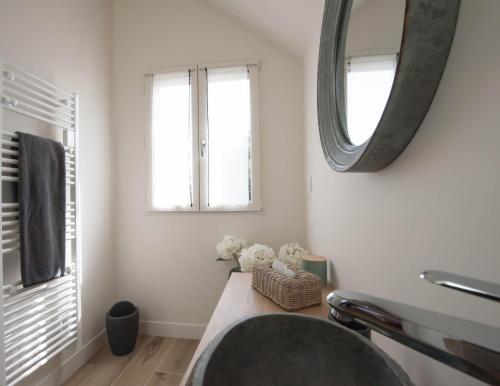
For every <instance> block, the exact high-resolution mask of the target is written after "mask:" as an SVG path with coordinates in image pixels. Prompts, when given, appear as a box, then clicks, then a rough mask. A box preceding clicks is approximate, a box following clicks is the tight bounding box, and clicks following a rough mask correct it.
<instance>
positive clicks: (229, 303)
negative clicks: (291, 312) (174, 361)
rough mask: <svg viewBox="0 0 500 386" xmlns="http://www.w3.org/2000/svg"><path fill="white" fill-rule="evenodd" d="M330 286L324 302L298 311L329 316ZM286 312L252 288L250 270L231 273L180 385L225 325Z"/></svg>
mask: <svg viewBox="0 0 500 386" xmlns="http://www.w3.org/2000/svg"><path fill="white" fill-rule="evenodd" d="M332 290H333V288H332V287H329V286H326V287H324V288H323V296H322V297H323V303H322V304H321V305H317V306H314V307H309V308H306V309H304V310H301V311H298V312H297V313H298V314H303V315H310V316H317V317H321V318H325V319H326V318H328V311H329V307H328V305H327V304H326V301H325V299H326V295H328V293H330V292H331V291H332ZM276 312H283V313H286V311H284V310H283V309H282V308H280V307H279V306H278V305H276V304H275V303H273V302H272V301H271V300H269V299H267V298H266V297H264V296H262V295H261V294H260V293H259V292H257V291H256V290H254V289H253V288H252V274H250V273H233V274H232V275H231V278H230V279H229V281H228V282H227V284H226V287H225V288H224V292H223V293H222V296H221V297H220V299H219V303H218V304H217V307H216V308H215V311H214V313H213V315H212V318H211V319H210V322H209V323H208V325H207V328H206V330H205V333H204V334H203V337H202V338H201V341H200V344H199V345H198V348H197V349H196V352H195V354H194V356H193V359H192V360H191V363H190V364H189V367H188V369H187V371H186V374H185V375H184V378H183V379H182V382H181V386H184V385H185V384H186V382H187V379H188V377H189V374H190V373H191V370H192V369H193V366H194V364H195V363H196V360H197V359H198V357H199V356H200V354H201V353H202V352H203V350H204V349H205V348H206V347H207V345H208V343H210V341H211V340H212V339H213V338H214V337H215V336H216V335H217V334H218V333H219V332H221V331H222V330H223V329H224V328H225V327H226V326H228V325H229V324H231V323H233V322H235V321H236V320H238V319H241V318H243V317H245V316H251V315H259V314H266V313H276Z"/></svg>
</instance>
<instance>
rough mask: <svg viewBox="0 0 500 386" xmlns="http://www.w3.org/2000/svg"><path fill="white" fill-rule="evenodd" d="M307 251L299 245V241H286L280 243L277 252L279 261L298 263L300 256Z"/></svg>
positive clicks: (304, 254)
mask: <svg viewBox="0 0 500 386" xmlns="http://www.w3.org/2000/svg"><path fill="white" fill-rule="evenodd" d="M308 253H309V252H308V251H307V250H306V249H304V248H303V247H301V246H300V244H299V243H288V244H285V245H282V246H281V248H280V251H279V253H278V257H279V259H280V260H281V261H284V262H287V263H290V264H294V265H300V263H301V261H302V257H304V256H306V255H307V254H308Z"/></svg>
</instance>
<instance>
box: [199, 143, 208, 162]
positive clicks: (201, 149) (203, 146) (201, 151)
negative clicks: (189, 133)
mask: <svg viewBox="0 0 500 386" xmlns="http://www.w3.org/2000/svg"><path fill="white" fill-rule="evenodd" d="M206 147H207V142H206V141H205V140H204V139H202V140H201V148H200V153H201V158H203V157H205V148H206Z"/></svg>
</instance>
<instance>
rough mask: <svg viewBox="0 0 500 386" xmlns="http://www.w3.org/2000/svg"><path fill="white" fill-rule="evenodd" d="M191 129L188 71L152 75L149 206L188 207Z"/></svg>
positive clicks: (190, 177) (190, 174)
mask: <svg viewBox="0 0 500 386" xmlns="http://www.w3.org/2000/svg"><path fill="white" fill-rule="evenodd" d="M191 138H192V128H191V87H190V79H189V71H182V72H175V73H169V74H157V75H154V77H153V144H152V145H153V206H154V207H155V208H158V209H173V208H187V207H191V206H192V203H193V200H192V185H193V184H192V182H193V181H192V176H193V173H192V165H193V163H192V140H191Z"/></svg>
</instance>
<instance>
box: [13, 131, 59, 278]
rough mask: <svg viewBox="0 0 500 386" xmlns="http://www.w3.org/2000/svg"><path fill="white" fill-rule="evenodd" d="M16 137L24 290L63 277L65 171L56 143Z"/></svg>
mask: <svg viewBox="0 0 500 386" xmlns="http://www.w3.org/2000/svg"><path fill="white" fill-rule="evenodd" d="M17 134H18V137H19V184H18V189H19V236H20V240H19V242H20V250H21V278H22V282H23V286H25V287H27V286H30V285H33V284H37V283H40V282H44V281H47V280H51V279H54V278H56V277H59V276H62V275H64V268H65V260H66V256H65V254H66V248H65V244H66V240H65V239H66V229H65V227H66V223H65V222H66V168H65V160H64V158H65V156H64V147H63V146H62V145H61V144H60V143H59V142H56V141H52V140H50V139H46V138H42V137H37V136H35V135H31V134H26V133H21V132H18V133H17Z"/></svg>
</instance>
